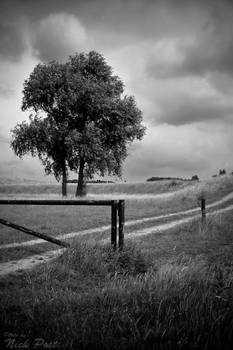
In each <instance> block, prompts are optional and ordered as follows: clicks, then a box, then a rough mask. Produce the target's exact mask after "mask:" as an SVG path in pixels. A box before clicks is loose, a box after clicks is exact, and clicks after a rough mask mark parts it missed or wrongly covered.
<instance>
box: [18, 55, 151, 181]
mask: <svg viewBox="0 0 233 350" xmlns="http://www.w3.org/2000/svg"><path fill="white" fill-rule="evenodd" d="M123 90H124V87H123V82H122V81H121V80H120V79H119V77H117V76H115V75H113V74H112V69H111V67H110V66H109V65H107V63H106V62H105V59H104V57H103V56H102V55H100V54H98V53H97V52H95V51H91V52H89V53H88V54H84V53H81V54H76V55H75V56H71V57H70V58H69V60H68V61H67V62H66V63H64V64H60V63H58V62H56V61H53V62H50V63H48V64H38V65H37V66H36V67H35V69H34V70H33V72H32V73H31V75H30V77H29V79H28V80H26V81H25V83H24V90H23V94H24V96H23V103H22V110H24V111H25V110H28V109H32V110H33V111H34V112H35V113H36V115H35V116H31V117H30V123H29V124H26V123H25V122H24V123H22V124H19V125H17V126H16V127H15V129H14V130H13V142H12V147H13V149H14V150H15V153H16V154H17V155H19V156H23V155H24V154H26V153H31V154H32V155H33V156H38V157H39V158H40V160H41V161H42V164H43V165H44V166H45V171H46V173H53V174H54V175H55V177H56V178H57V179H59V177H60V175H61V174H64V167H65V168H69V169H70V170H74V171H76V172H78V173H79V182H78V186H81V187H82V186H83V178H84V176H86V177H88V178H91V177H92V176H93V175H94V174H95V173H99V175H101V176H103V175H104V174H105V173H108V174H109V175H118V176H121V167H122V162H123V161H124V159H125V158H126V156H127V146H128V145H129V144H130V143H131V142H133V141H134V140H135V139H138V140H140V139H141V138H142V137H143V135H144V133H145V127H144V126H143V125H142V124H141V122H142V112H141V111H140V110H139V109H138V108H137V105H136V102H135V99H134V97H132V96H123V97H122V93H123ZM40 112H43V113H45V114H46V116H45V117H39V116H38V115H39V113H40Z"/></svg>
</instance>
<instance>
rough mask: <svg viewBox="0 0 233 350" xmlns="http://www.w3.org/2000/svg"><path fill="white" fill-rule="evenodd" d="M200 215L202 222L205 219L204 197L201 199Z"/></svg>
mask: <svg viewBox="0 0 233 350" xmlns="http://www.w3.org/2000/svg"><path fill="white" fill-rule="evenodd" d="M201 217H202V224H204V223H205V219H206V210H205V198H202V199H201Z"/></svg>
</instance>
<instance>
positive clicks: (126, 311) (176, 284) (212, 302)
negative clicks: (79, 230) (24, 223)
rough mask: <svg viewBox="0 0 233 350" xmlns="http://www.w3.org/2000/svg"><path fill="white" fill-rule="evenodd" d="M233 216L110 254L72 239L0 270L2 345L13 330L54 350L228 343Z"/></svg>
mask: <svg viewBox="0 0 233 350" xmlns="http://www.w3.org/2000/svg"><path fill="white" fill-rule="evenodd" d="M232 225H233V218H232V213H231V214H227V215H224V216H221V217H219V216H218V217H216V218H214V219H212V220H210V221H208V222H207V224H206V226H205V227H204V228H202V227H201V226H200V224H199V222H195V221H194V222H192V223H191V224H189V225H185V226H184V227H182V229H178V230H177V229H174V230H172V231H170V232H169V233H167V234H166V235H160V236H159V237H157V236H156V239H155V238H154V237H153V236H150V237H149V238H148V239H146V240H145V239H143V240H137V241H136V242H135V243H134V245H133V246H132V245H130V246H129V245H128V246H126V247H125V249H124V251H123V252H121V253H116V254H113V253H112V252H111V250H110V249H109V248H108V247H101V246H98V245H87V244H85V243H79V242H76V244H75V245H74V246H73V247H72V248H71V249H70V250H67V251H66V252H65V253H64V254H63V255H62V256H61V257H60V258H58V259H57V260H56V261H54V262H53V263H51V264H49V265H44V266H42V267H40V268H37V269H34V270H33V271H31V272H28V273H23V274H22V275H21V276H20V277H19V276H11V277H8V278H5V279H1V281H0V285H1V306H0V311H1V312H0V322H1V329H2V330H3V331H4V334H5V336H3V341H4V342H5V345H6V343H7V342H9V338H11V339H12V337H9V333H10V334H12V333H14V335H15V336H14V337H13V339H15V342H20V341H22V339H24V340H25V341H27V342H28V343H29V348H32V347H33V346H34V345H35V342H36V341H37V339H38V338H40V339H42V340H43V341H44V342H46V343H48V344H54V345H55V348H59V349H79V348H81V349H84V348H86V349H91V348H95V349H148V348H149V349H231V345H232V341H233V331H232V329H233V328H232V326H233V299H232V295H233V248H232V243H233V238H232V234H231V233H232ZM4 334H3V335H4ZM41 348H42V346H41Z"/></svg>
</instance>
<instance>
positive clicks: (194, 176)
mask: <svg viewBox="0 0 233 350" xmlns="http://www.w3.org/2000/svg"><path fill="white" fill-rule="evenodd" d="M191 180H192V181H199V177H198V175H193V176H192V179H191Z"/></svg>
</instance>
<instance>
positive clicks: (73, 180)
mask: <svg viewBox="0 0 233 350" xmlns="http://www.w3.org/2000/svg"><path fill="white" fill-rule="evenodd" d="M66 183H68V184H76V183H78V180H77V179H72V180H67V181H66ZM86 183H87V184H113V183H115V182H114V181H107V180H87V181H86Z"/></svg>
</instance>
